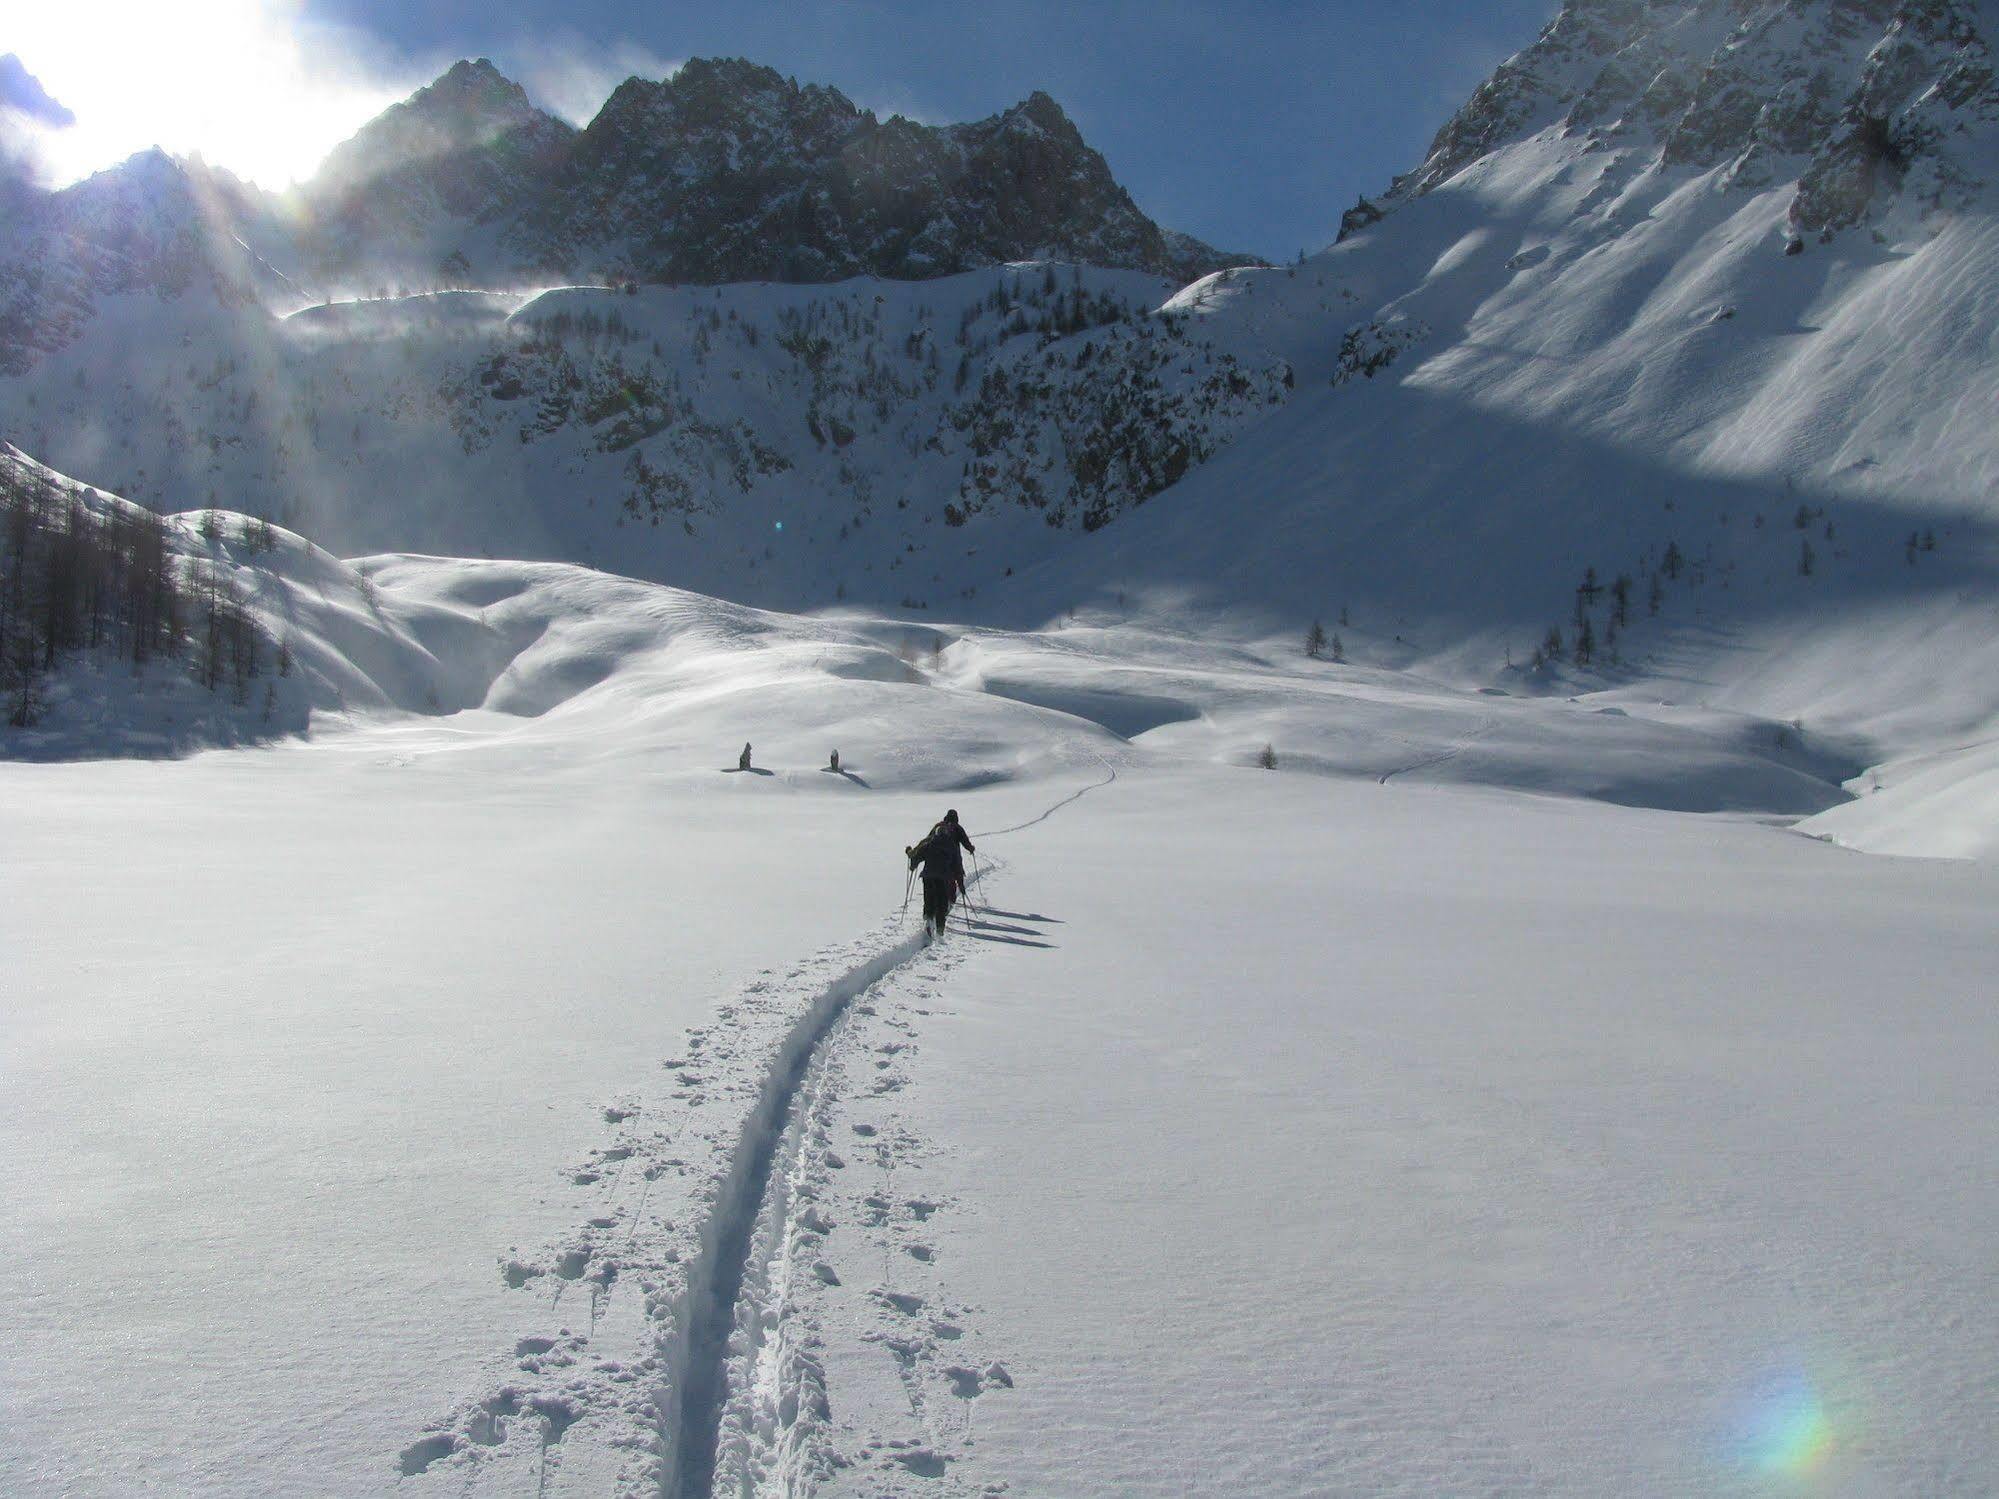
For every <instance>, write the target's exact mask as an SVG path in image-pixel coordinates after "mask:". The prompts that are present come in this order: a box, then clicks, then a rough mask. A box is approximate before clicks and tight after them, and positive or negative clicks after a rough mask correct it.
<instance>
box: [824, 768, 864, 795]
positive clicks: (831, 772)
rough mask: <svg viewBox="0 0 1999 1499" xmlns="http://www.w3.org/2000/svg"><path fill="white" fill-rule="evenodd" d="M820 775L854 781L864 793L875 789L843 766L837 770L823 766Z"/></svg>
mask: <svg viewBox="0 0 1999 1499" xmlns="http://www.w3.org/2000/svg"><path fill="white" fill-rule="evenodd" d="M819 774H821V775H822V776H841V777H844V778H845V779H846V780H849V781H852V782H853V783H854V784H855V785H856V786H858V787H860V788H861V789H862V790H863V791H872V790H873V789H874V788H873V787H872V786H870V785H868V783H867V782H866V781H864V780H862V779H861V778H860V777H859V776H857V775H855V774H854V773H853V772H852V771H851V770H848V769H847V768H846V767H845V766H842V767H841V768H840V769H838V770H835V769H834V768H833V767H832V766H830V765H822V766H820V767H819Z"/></svg>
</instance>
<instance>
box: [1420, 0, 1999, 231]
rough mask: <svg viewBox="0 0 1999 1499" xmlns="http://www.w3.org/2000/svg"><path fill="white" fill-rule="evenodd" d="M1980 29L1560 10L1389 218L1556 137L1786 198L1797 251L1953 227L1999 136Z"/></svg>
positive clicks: (1578, 6) (1957, 22)
mask: <svg viewBox="0 0 1999 1499" xmlns="http://www.w3.org/2000/svg"><path fill="white" fill-rule="evenodd" d="M1988 14H1989V10H1988ZM1981 19H1983V18H1982V17H1981V11H1980V6H1979V3H1978V0H1567V3H1566V4H1564V5H1563V7H1562V10H1561V12H1560V14H1559V15H1557V16H1556V18H1555V19H1554V20H1553V21H1552V22H1550V23H1549V25H1548V27H1547V29H1546V30H1545V31H1543V32H1542V34H1541V37H1540V39H1539V40H1538V41H1537V42H1535V44H1534V45H1533V46H1531V47H1529V48H1527V49H1526V50H1525V51H1524V52H1521V53H1519V54H1518V55H1516V56H1514V57H1512V58H1510V59H1508V60H1507V61H1506V62H1505V63H1504V64H1502V65H1501V66H1500V68H1499V69H1498V71H1497V72H1495V73H1494V74H1493V76H1492V77H1491V78H1490V79H1488V80H1487V81H1486V82H1485V83H1483V84H1481V85H1480V86H1479V88H1478V90H1477V91H1476V92H1475V93H1474V94H1473V95H1472V98H1471V100H1470V102H1468V103H1467V104H1466V105H1465V107H1464V108H1463V109H1462V110H1460V111H1459V112H1458V113H1457V115H1455V116H1454V117H1453V118H1452V119H1451V120H1450V121H1449V123H1447V124H1446V125H1445V126H1444V128H1443V129H1442V130H1441V131H1440V132H1438V134H1437V137H1436V140H1435V141H1434V142H1433V143H1432V145H1431V148H1430V153H1429V155H1428V157H1427V158H1426V159H1425V160H1424V162H1423V164H1422V165H1421V166H1420V167H1418V168H1417V169H1416V170H1415V171H1414V172H1411V173H1409V174H1407V175H1406V176H1404V177H1401V178H1398V179H1397V180H1396V183H1395V185H1394V188H1393V191H1392V192H1391V194H1390V195H1389V204H1390V206H1392V204H1393V201H1394V200H1396V199H1407V198H1410V197H1415V196H1419V195H1421V194H1423V193H1427V192H1430V191H1433V190H1434V189H1436V188H1438V187H1440V186H1441V185H1443V184H1444V183H1445V182H1447V181H1449V180H1450V179H1451V178H1453V177H1455V176H1456V175H1457V174H1458V173H1459V172H1461V171H1462V170H1464V169H1465V168H1466V167H1467V166H1469V165H1471V164H1472V163H1473V162H1475V161H1477V160H1479V159H1480V158H1481V157H1483V156H1485V155H1486V154H1488V153H1489V152H1491V151H1493V150H1496V149H1498V148H1499V147H1501V146H1504V145H1506V144H1508V143H1510V142H1514V141H1518V140H1521V139H1524V138H1525V137H1527V136H1529V135H1532V134H1534V133H1535V132H1538V131H1541V130H1544V129H1548V128H1550V127H1556V128H1559V129H1561V130H1563V131H1564V132H1566V133H1573V134H1579V135H1584V136H1587V137H1588V138H1589V139H1591V140H1593V141H1595V142H1597V143H1599V144H1602V145H1604V146H1607V147H1611V148H1615V149H1632V150H1638V151H1640V152H1644V153H1651V154H1652V155H1653V158H1654V159H1655V160H1656V161H1657V162H1658V163H1659V164H1660V165H1661V166H1663V167H1667V168H1676V167H1677V168H1692V169H1695V170H1700V171H1707V170H1712V169H1715V168H1722V169H1723V180H1724V181H1725V182H1726V184H1727V185H1729V186H1731V187H1736V188H1745V189H1753V188H1764V187H1768V186H1770V185H1771V184H1773V183H1781V182H1785V181H1795V182H1796V183H1797V188H1796V192H1795V196H1794V199H1793V201H1792V203H1791V206H1790V210H1789V220H1790V227H1791V230H1792V232H1793V234H1794V235H1795V236H1808V235H1817V236H1819V237H1822V238H1823V237H1825V236H1828V235H1831V234H1833V233H1836V232H1838V231H1839V230H1841V229H1845V228H1849V227H1851V226H1854V225H1857V224H1860V223H1862V222H1864V221H1867V220H1870V219H1872V218H1875V217H1877V216H1879V215H1882V214H1884V213H1886V212H1888V211H1889V210H1890V209H1891V208H1892V207H1893V206H1894V205H1895V204H1897V203H1902V204H1904V205H1906V206H1907V207H1908V208H1909V209H1910V210H1911V211H1912V212H1913V213H1915V214H1916V215H1917V216H1919V217H1920V216H1927V215H1931V214H1934V213H1936V212H1939V211H1948V210H1950V209H1952V208H1956V207H1960V206H1963V205H1964V204H1966V203H1968V202H1969V201H1970V200H1971V199H1972V197H1973V196H1974V195H1975V194H1976V193H1978V192H1979V191H1980V190H1981V189H1983V188H1984V187H1985V186H1986V185H1987V184H1986V182H1985V181H1984V180H1983V178H1982V177H1981V175H1980V163H1981V161H1982V160H1983V161H1989V159H1990V150H1989V147H1990V145H1991V142H1992V133H1993V131H1994V129H1995V127H1999V87H1995V82H1994V68H1993V61H1992V57H1991V53H1990V51H1989V49H1988V45H1987V41H1986V39H1985V36H1984V35H1983V34H1982V31H1981V24H1980V23H1981ZM1987 24H1988V25H1989V21H1988V23H1987ZM1981 143H1982V147H1983V148H1984V149H1981Z"/></svg>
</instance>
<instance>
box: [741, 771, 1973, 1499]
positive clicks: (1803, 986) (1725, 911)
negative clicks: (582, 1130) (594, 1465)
mask: <svg viewBox="0 0 1999 1499" xmlns="http://www.w3.org/2000/svg"><path fill="white" fill-rule="evenodd" d="M1005 846H1006V849H1007V853H1006V857H1007V859H1008V861H1009V867H1008V869H1007V870H1006V871H1005V873H1004V875H1003V876H1002V877H1001V878H1000V879H998V880H996V881H995V883H994V885H993V887H992V889H991V890H990V891H989V892H988V897H989V899H990V900H991V902H992V904H993V907H994V909H993V910H992V911H991V913H990V914H989V915H988V916H987V917H986V918H984V920H983V922H982V923H981V924H980V925H979V926H977V927H975V931H974V936H973V939H972V940H970V941H962V940H961V941H958V942H956V943H954V944H947V948H946V952H947V954H948V955H949V959H950V960H951V961H952V962H953V966H952V967H950V968H949V970H948V972H940V973H937V974H935V975H934V976H933V975H932V974H930V973H928V972H925V971H923V970H920V969H917V968H912V969H909V970H906V971H904V972H902V973H899V974H898V975H896V976H895V977H894V978H892V979H891V980H890V981H889V982H888V983H886V984H885V985H884V986H883V992H882V993H881V994H879V995H877V996H871V998H870V1005H871V1007H872V1009H873V1011H874V1013H873V1014H871V1015H867V1016H863V1015H861V1014H860V1013H859V1012H858V1011H857V1012H856V1014H855V1016H854V1017H853V1020H852V1022H851V1024H852V1025H853V1026H854V1030H853V1031H852V1032H851V1033H850V1034H849V1036H848V1037H847V1038H846V1040H845V1043H844V1045H843V1046H842V1047H841V1048H840V1049H838V1050H837V1051H836V1052H835V1057H836V1059H837V1061H836V1065H838V1066H841V1067H843V1068H844V1069H845V1076H846V1079H847V1082H846V1085H845V1086H844V1087H843V1088H838V1089H836V1090H835V1096H834V1099H833V1101H832V1103H831V1106H830V1108H828V1109H827V1111H826V1117H825V1125H824V1128H823V1132H822V1136H821V1138H822V1140H823V1144H822V1148H823V1149H825V1150H827V1151H829V1152H831V1153H834V1154H836V1155H837V1157H838V1158H839V1159H840V1160H841V1162H842V1163H843V1165H842V1169H836V1170H821V1171H819V1172H818V1173H817V1175H816V1176H815V1175H814V1173H813V1171H812V1169H811V1168H810V1167H809V1166H808V1167H807V1168H805V1169H803V1170H802V1171H801V1173H800V1175H801V1177H802V1178H803V1179H805V1180H806V1181H808V1182H809V1183H811V1187H812V1191H813V1193H814V1197H813V1202H812V1213H813V1215H814V1221H815V1223H816V1224H817V1225H818V1228H817V1230H816V1231H815V1236H814V1240H813V1243H812V1247H811V1249H810V1251H809V1253H807V1254H805V1255H802V1256H801V1257H800V1258H799V1259H798V1261H797V1262H796V1263H795V1264H794V1267H793V1273H792V1276H791V1281H790V1287H791V1289H790V1300H789V1301H788V1303H787V1304H786V1306H785V1309H784V1312H783V1316H782V1318H781V1322H782V1324H783V1325H788V1326H789V1327H790V1328H791V1334H790V1337H791V1340H792V1341H791V1344H790V1345H789V1346H792V1347H796V1348H798V1349H801V1350H804V1351H805V1352H806V1353H809V1354H810V1357H811V1359H812V1361H813V1367H814V1369H815V1374H814V1379H815V1380H816V1381H818V1385H816V1386H815V1387H818V1386H819V1385H823V1390H824V1396H823V1401H822V1404H823V1406H824V1407H826V1408H828V1409H830V1412H831V1414H830V1415H827V1414H824V1412H823V1411H822V1413H821V1414H820V1415H819V1416H818V1417H816V1418H815V1419H814V1421H813V1422H812V1423H810V1425H811V1432H812V1434H811V1437H810V1438H809V1440H808V1442H807V1446H808V1451H809V1452H811V1453H816V1454H817V1456H816V1458H813V1459H808V1462H807V1466H806V1471H808V1472H811V1473H813V1474H814V1475H815V1476H814V1480H813V1486H812V1487H811V1488H810V1491H811V1492H816V1493H822V1494H847V1493H853V1494H863V1493H923V1492H932V1491H933V1489H932V1488H929V1487H925V1484H926V1483H927V1482H931V1481H932V1480H931V1479H925V1480H923V1481H914V1480H912V1479H910V1478H909V1476H908V1474H909V1473H917V1474H930V1475H935V1476H938V1477H941V1478H943V1479H944V1481H945V1482H946V1483H947V1484H948V1486H949V1488H948V1491H954V1492H964V1493H978V1492H982V1491H983V1492H992V1491H996V1490H997V1488H998V1487H999V1486H1000V1485H1002V1484H1004V1485H1005V1486H1006V1491H1007V1492H1009V1493H1023V1494H1051V1495H1052V1494H1063V1495H1088V1494H1106V1495H1108V1494H1119V1495H1128V1494H1158V1495H1177V1494H1187V1493H1297V1494H1302V1493H1381V1494H1410V1495H1416V1494H1433V1493H1437V1492H1444V1491H1449V1492H1476V1493H1485V1492H1500V1491H1506V1492H1532V1493H1543V1494H1575V1495H1588V1494H1603V1493H1630V1494H1648V1495H1650V1494H1697V1493H1698V1494H1716V1493H1723V1494H1744V1495H1749V1494H1767V1493H1771V1492H1813V1493H1841V1494H1900V1493H1909V1492H1915V1491H1920V1492H1924V1493H1938V1494H1943V1493H1964V1494H1970V1493H1977V1492H1980V1491H1982V1488H1983V1486H1984V1483H1985V1475H1987V1474H1988V1473H1989V1472H1990V1471H1991V1470H1992V1467H1993V1465H1994V1463H1995V1461H1999V1446H1995V1441H1999V1437H1995V1433H1994V1431H1993V1429H1992V1426H1991V1423H1990V1421H1989V1420H1988V1419H1987V1418H1986V1414H1987V1407H1988V1405H1989V1401H1988V1400H1987V1399H1986V1389H1985V1387H1986V1384H1987V1374H1988V1372H1989V1371H1988V1370H1987V1369H1986V1366H1985V1365H1986V1360H1985V1358H1984V1349H1985V1348H1987V1347H1989V1346H1991V1344H1992V1341H1993V1338H1994V1335H1995V1333H1999V1327H1995V1325H1994V1317H1993V1312H1992V1309H1991V1307H1992V1299H1991V1292H1992V1289H1993V1271H1992V1266H1991V1256H1990V1255H1989V1254H1987V1253H1986V1252H1985V1246H1987V1245H1989V1244H1990V1243H1991V1242H1992V1241H1993V1233H1994V1230H1995V1228H1999V1218H1995V1208H1994V1203H1993V1200H1992V1195H1991V1193H1990V1191H1989V1182H1988V1177H1989V1173H1988V1172H1987V1171H1986V1170H1985V1167H1984V1165H1983V1163H1984V1162H1985V1161H1986V1160H1988V1159H1989V1158H1990V1155H1991V1152H1992V1149H1993V1146H1994V1145H1995V1143H1999V1141H1995V1140H1994V1138H1993V1127H1992V1121H1991V1116H1990V1110H1989V1109H1987V1108H1986V1107H1985V1104H1984V1100H1985V1099H1986V1097H1987V1096H1988V1094H1989V1074H1990V1069H1991V1064H1992V1061H1993V1057H1994V1051H1995V1043H1999V1037H1995V1032H1994V1025H1993V1020H1992V1016H1991V1013H1990V1005H1989V990H1990V975H1991V973H1993V972H1994V971H1995V958H1999V941H1995V938H1994V935H1993V929H1992V927H1991V924H1990V923H1989V922H1988V921H1985V920H1984V919H1983V913H1984V912H1985V911H1986V910H1987V909H1989V902H1990V900H1991V898H1992V895H1993V893H1994V892H1993V890H1992V887H1991V879H1990V876H1989V873H1988V872H1986V871H1984V870H1981V869H1977V868H1973V867H1967V866H1950V865H1943V864H1934V863H1907V862H1897V861H1886V860H1877V859H1858V858H1854V857H1853V856H1851V855H1846V854H1842V853H1840V852H1837V851H1834V850H1831V849H1828V848H1825V847H1823V846H1822V845H1816V844H1813V843H1811V842H1809V841H1807V840H1802V839H1797V838H1794V837H1790V836H1787V835H1784V834H1781V833H1775V832H1772V831H1769V830H1766V829H1762V828H1758V827H1755V826H1753V825H1749V824H1744V823H1739V822H1733V821H1728V820H1711V819H1699V820H1696V819H1686V818H1679V817H1672V816H1664V815H1660V814H1657V813H1652V812H1643V811H1627V810H1620V809H1615V808H1607V807H1603V806H1599V805H1592V804H1588V803H1576V802H1555V801H1548V800H1543V799H1534V798H1519V797H1513V796H1502V795H1496V794H1492V793H1485V792H1466V791H1461V790H1456V789H1451V788H1429V787H1413V786H1412V787H1401V788H1398V787H1397V786H1395V785H1392V784H1391V785H1390V786H1388V787H1376V786H1367V785H1361V784H1354V783H1348V782H1335V783H1324V782H1316V783H1315V782H1313V781H1310V780H1301V779H1290V778H1284V777H1257V776H1254V775H1239V776H1234V777H1224V776H1220V775H1217V774H1216V773H1213V772H1202V773H1200V774H1190V775H1159V774H1138V775H1134V774H1126V775H1123V776H1120V777H1119V779H1118V781H1117V782H1116V784H1115V785H1113V786H1108V787H1105V788H1103V789H1101V790H1099V791H1095V792H1092V793H1091V794H1090V795H1089V796H1087V797H1085V798H1083V799H1082V801H1081V802H1079V803H1078V804H1076V805H1075V806H1073V807H1072V808H1070V809H1068V810H1066V811H1064V812H1063V813H1062V814H1060V815H1059V816H1057V817H1055V818H1052V819H1050V820H1049V821H1048V822H1047V823H1046V824H1044V825H1042V826H1040V827H1038V828H1036V829H1035V830H1034V832H1033V833H1031V834H1023V835H1022V837H1021V839H1020V840H1019V841H1017V842H1008V843H1007V844H1006V845H1005ZM878 1068H879V1069H880V1070H877V1069H878ZM871 1078H880V1079H883V1080H884V1081H883V1082H873V1081H871ZM884 1083H886V1084H887V1085H886V1086H885V1085H884ZM827 1225H830V1227H828V1226H827ZM822 1262H823V1263H824V1264H825V1265H826V1266H827V1267H828V1268H829V1270H830V1272H831V1273H830V1275H827V1274H823V1273H815V1272H817V1267H818V1265H819V1264H820V1263H822ZM802 1356H803V1355H801V1357H802ZM994 1362H997V1363H998V1365H999V1367H1000V1369H1001V1370H1002V1371H1003V1372H1004V1373H1005V1375H1006V1378H1005V1380H1004V1381H997V1380H994V1379H991V1378H988V1377H987V1376H986V1374H985V1372H984V1371H985V1370H986V1369H987V1368H988V1366H989V1365H990V1364H992V1363H994ZM800 1424H804V1423H803V1420H802V1418H801V1423H800ZM789 1430H791V1431H794V1432H795V1430H796V1427H793V1428H790V1429H789ZM792 1440H794V1441H795V1440H796V1438H795V1437H793V1438H792ZM815 1463H816V1466H814V1464H815ZM780 1466H781V1464H778V1463H777V1462H776V1461H775V1460H774V1461H773V1470H776V1469H777V1468H778V1467H780ZM792 1471H796V1470H795V1469H793V1470H792ZM731 1491H732V1492H733V1491H734V1490H733V1489H732V1490H731ZM743 1491H744V1492H756V1493H775V1492H785V1491H796V1490H785V1489H783V1488H781V1487H780V1486H778V1485H777V1484H775V1483H774V1482H770V1481H768V1480H766V1483H765V1486H760V1487H755V1488H751V1487H748V1486H746V1487H745V1488H744V1490H743Z"/></svg>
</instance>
